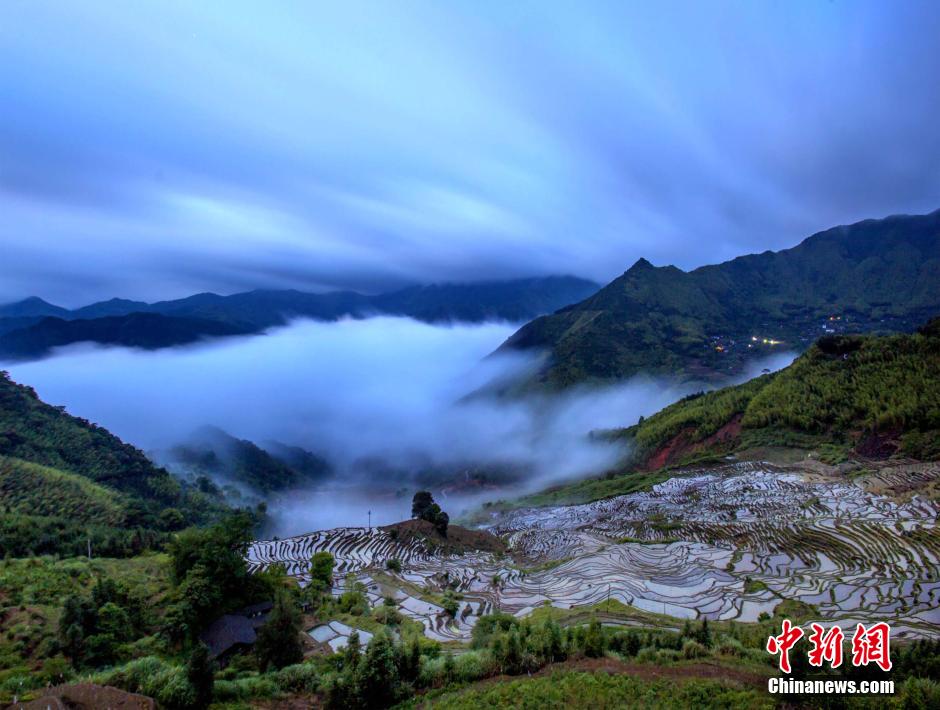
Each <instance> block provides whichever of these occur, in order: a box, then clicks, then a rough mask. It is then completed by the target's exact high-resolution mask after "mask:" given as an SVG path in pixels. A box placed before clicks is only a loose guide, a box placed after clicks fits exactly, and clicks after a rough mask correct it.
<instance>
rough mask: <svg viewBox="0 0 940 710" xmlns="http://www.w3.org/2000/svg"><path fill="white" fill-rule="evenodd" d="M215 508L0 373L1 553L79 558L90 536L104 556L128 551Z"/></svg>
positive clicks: (217, 507)
mask: <svg viewBox="0 0 940 710" xmlns="http://www.w3.org/2000/svg"><path fill="white" fill-rule="evenodd" d="M221 510H222V507H221V505H220V504H219V503H218V502H216V501H213V500H210V499H208V498H207V497H205V496H203V495H201V494H199V493H197V492H195V491H190V490H186V489H183V488H182V487H181V486H180V484H179V483H178V482H177V481H176V480H175V479H174V478H173V477H172V476H171V475H170V474H169V473H168V472H167V471H165V470H164V469H162V468H157V467H156V466H154V465H153V464H152V463H151V462H150V461H149V460H148V459H147V457H146V456H144V454H143V452H141V451H140V450H138V449H136V448H134V447H133V446H130V445H128V444H125V443H124V442H122V441H121V440H120V439H118V438H117V437H116V436H114V435H113V434H111V433H110V432H108V431H107V430H106V429H103V428H101V427H99V426H96V425H94V424H92V423H90V422H88V421H86V420H84V419H80V418H78V417H73V416H71V415H69V414H67V413H66V412H65V411H64V409H63V408H61V407H53V406H51V405H48V404H46V403H44V402H42V401H41V400H40V399H39V398H38V397H37V396H36V393H35V391H34V390H33V389H32V388H30V387H24V386H22V385H18V384H16V383H15V382H13V381H12V380H10V378H9V376H8V375H7V373H5V372H0V533H2V534H0V554H3V553H4V552H10V553H11V554H14V555H17V554H25V553H26V552H28V551H32V552H36V553H39V552H59V553H61V554H66V553H68V554H77V553H78V552H80V551H83V550H84V548H85V545H86V543H87V540H88V538H89V536H90V537H92V538H94V540H95V545H96V547H105V548H106V549H107V550H108V553H109V554H119V553H121V552H130V551H133V548H134V546H136V548H137V549H139V548H140V546H146V544H148V542H147V541H153V540H155V539H156V538H157V537H158V536H159V535H160V534H163V533H166V532H168V531H170V530H174V529H178V528H180V527H184V526H185V525H187V524H191V523H195V522H200V521H204V520H208V519H211V518H212V517H214V516H215V515H217V514H218V513H219V512H221ZM89 526H91V527H92V528H93V530H89Z"/></svg>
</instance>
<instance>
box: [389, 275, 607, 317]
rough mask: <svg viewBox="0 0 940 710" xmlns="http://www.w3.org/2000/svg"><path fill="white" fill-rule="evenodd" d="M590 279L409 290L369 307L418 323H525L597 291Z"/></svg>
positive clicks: (566, 277)
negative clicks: (409, 318) (488, 321)
mask: <svg viewBox="0 0 940 710" xmlns="http://www.w3.org/2000/svg"><path fill="white" fill-rule="evenodd" d="M597 289H598V285H597V284H595V283H594V282H592V281H585V280H584V279H579V278H575V277H573V276H547V277H544V278H532V279H517V280H515V281H483V282H478V283H469V284H432V285H430V286H414V287H412V288H406V289H402V290H400V291H395V292H393V293H387V294H383V295H380V296H375V297H373V298H372V299H371V303H372V305H373V306H374V307H375V308H376V310H378V311H379V312H382V313H390V314H394V315H405V316H409V317H411V318H416V319H417V320H421V321H426V322H429V323H435V322H440V321H464V322H472V323H477V322H482V321H486V320H508V321H517V322H518V321H526V320H530V319H531V318H534V317H535V316H537V315H541V314H542V313H552V312H554V311H556V310H558V309H559V308H562V307H564V306H567V305H568V304H570V303H574V302H576V301H579V300H580V299H582V298H584V297H585V296H588V295H590V294H592V293H594V292H595V291H597Z"/></svg>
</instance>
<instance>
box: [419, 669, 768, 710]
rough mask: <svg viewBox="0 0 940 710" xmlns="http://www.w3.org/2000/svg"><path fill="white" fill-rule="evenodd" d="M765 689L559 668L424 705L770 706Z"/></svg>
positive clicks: (472, 707)
mask: <svg viewBox="0 0 940 710" xmlns="http://www.w3.org/2000/svg"><path fill="white" fill-rule="evenodd" d="M773 706H774V703H773V701H772V700H771V698H769V697H768V696H767V695H766V694H765V693H763V692H758V691H756V690H744V689H740V688H736V687H734V686H733V685H730V684H727V683H722V682H718V681H713V680H698V679H689V680H686V681H682V682H679V683H677V682H676V681H674V680H645V679H641V678H637V677H634V676H630V675H612V674H609V673H605V672H600V671H598V672H594V673H587V672H578V671H567V672H565V671H562V672H555V673H552V674H551V675H548V676H542V677H537V678H529V679H519V680H512V681H503V682H499V683H486V682H484V683H481V684H478V685H477V686H474V687H471V688H469V689H466V690H460V691H456V692H452V693H446V694H444V695H441V696H440V697H438V698H436V699H434V700H432V701H430V702H429V703H428V707H432V708H442V709H453V710H461V709H463V708H467V709H468V710H478V709H479V708H591V709H592V710H593V709H594V708H638V709H639V708H643V709H644V710H645V709H646V708H650V707H658V708H690V707H695V708H727V707H734V708H771V707H773Z"/></svg>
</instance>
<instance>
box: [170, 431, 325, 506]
mask: <svg viewBox="0 0 940 710" xmlns="http://www.w3.org/2000/svg"><path fill="white" fill-rule="evenodd" d="M152 455H153V457H154V458H155V459H156V460H158V461H159V462H160V463H161V464H162V465H164V466H166V467H167V468H169V469H170V470H171V471H173V472H174V473H176V474H177V475H181V476H190V477H199V476H205V477H208V478H210V479H211V480H213V481H214V482H215V483H217V484H222V485H225V484H235V485H241V486H247V487H248V488H251V489H252V490H253V491H255V492H257V493H260V494H268V493H273V492H277V491H284V490H289V489H291V488H300V487H302V486H306V485H310V484H312V483H315V482H317V481H319V480H321V479H322V478H324V477H325V476H327V475H329V474H330V473H332V469H331V467H330V465H329V463H328V462H327V461H325V460H324V459H322V458H320V457H319V456H316V455H315V454H313V453H311V452H309V451H306V450H305V449H301V448H299V447H292V446H287V445H285V444H280V443H276V442H271V443H270V444H266V445H265V448H261V447H260V446H258V445H257V444H255V443H253V442H251V441H248V440H245V439H238V438H236V437H234V436H231V435H230V434H228V433H226V432H225V431H223V430H222V429H219V428H217V427H212V426H206V427H202V428H201V429H199V430H198V431H196V432H194V433H193V435H192V436H191V437H189V439H188V440H187V441H185V442H183V443H181V444H179V445H177V446H174V447H173V448H171V449H169V450H167V451H161V452H156V453H154V454H152Z"/></svg>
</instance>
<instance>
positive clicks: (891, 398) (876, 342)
mask: <svg viewBox="0 0 940 710" xmlns="http://www.w3.org/2000/svg"><path fill="white" fill-rule="evenodd" d="M620 436H623V437H625V438H626V439H627V440H628V441H629V442H630V443H632V444H633V446H634V447H635V448H634V452H635V453H634V457H635V459H636V461H637V463H639V464H640V465H641V466H643V467H645V468H647V469H655V468H659V467H661V466H666V465H676V464H680V463H684V462H687V461H689V460H692V459H695V458H698V457H702V456H708V455H715V454H723V453H728V452H730V451H734V450H737V449H742V448H750V447H757V446H797V447H801V448H815V449H818V450H820V451H821V452H823V454H824V455H828V456H829V457H831V458H836V459H838V458H839V457H840V456H842V455H844V454H845V453H847V452H849V451H850V450H853V451H854V453H857V454H861V455H864V456H870V457H874V458H884V457H887V456H890V455H893V454H902V455H906V456H912V457H914V458H919V459H936V458H940V319H934V320H933V321H931V322H930V323H929V324H927V325H926V326H924V327H923V328H921V329H920V331H919V332H918V333H915V334H913V335H891V336H881V337H877V336H870V335H869V336H827V337H824V338H822V339H820V340H819V341H818V342H817V343H815V344H814V345H813V346H812V347H811V348H810V349H809V350H808V351H807V352H806V353H804V354H803V355H802V356H800V357H799V358H797V360H796V361H795V362H794V363H793V364H792V365H790V366H789V367H787V368H785V369H783V370H781V371H780V372H777V373H774V374H772V375H764V376H762V377H758V378H756V379H754V380H751V381H749V382H746V383H744V384H742V385H737V386H733V387H725V388H723V389H720V390H716V391H714V392H708V393H706V394H700V395H692V396H690V397H687V398H685V399H683V400H681V401H679V402H676V403H675V404H673V405H670V406H669V407H666V408H665V409H663V410H662V411H660V412H658V413H657V414H655V415H653V416H651V417H649V418H648V419H644V420H641V421H640V422H639V423H638V424H637V425H635V426H632V427H630V428H629V429H625V430H623V431H622V432H620Z"/></svg>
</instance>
